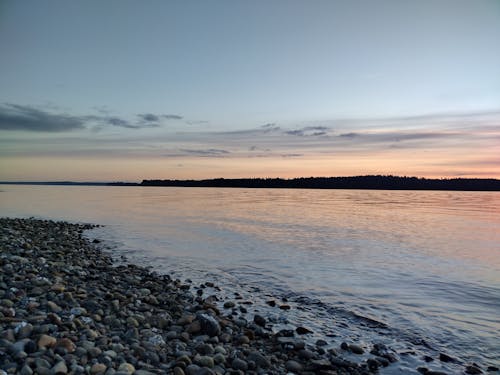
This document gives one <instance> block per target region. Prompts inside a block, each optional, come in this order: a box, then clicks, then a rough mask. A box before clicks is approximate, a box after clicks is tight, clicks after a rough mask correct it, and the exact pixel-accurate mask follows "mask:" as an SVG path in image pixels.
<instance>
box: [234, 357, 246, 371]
mask: <svg viewBox="0 0 500 375" xmlns="http://www.w3.org/2000/svg"><path fill="white" fill-rule="evenodd" d="M231 367H232V368H233V369H235V370H241V371H246V370H248V363H247V362H246V361H244V360H242V359H239V358H235V359H233V362H232V363H231Z"/></svg>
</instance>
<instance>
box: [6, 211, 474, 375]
mask: <svg viewBox="0 0 500 375" xmlns="http://www.w3.org/2000/svg"><path fill="white" fill-rule="evenodd" d="M93 227H94V226H93V225H82V224H69V223H66V222H53V221H45V220H34V219H6V218H2V219H0V249H1V254H0V270H1V272H0V374H1V375H3V374H22V375H30V374H41V375H44V374H93V375H95V374H110V375H112V374H117V375H125V374H136V375H147V374H176V375H182V374H188V375H198V374H200V375H201V374H286V373H295V374H369V373H374V372H377V371H378V369H379V368H380V367H385V366H388V365H389V364H390V363H391V362H394V361H396V356H395V354H394V353H393V352H392V351H391V350H390V349H388V348H386V347H384V346H383V345H380V346H377V345H374V346H373V347H372V348H370V349H371V355H370V357H369V358H368V359H367V358H366V357H361V356H360V358H363V360H361V359H360V360H359V361H358V362H353V361H352V360H348V359H345V358H344V356H343V354H344V353H349V354H350V357H352V354H362V353H363V352H365V349H363V348H362V347H360V346H357V345H355V344H349V345H348V344H346V343H343V344H342V346H341V348H338V349H328V350H325V349H324V345H325V344H326V343H323V342H321V340H318V342H317V343H316V344H315V345H310V344H306V342H305V341H304V340H303V339H302V338H301V337H302V336H303V335H307V334H308V330H307V329H306V328H304V327H297V329H296V330H295V331H294V330H282V331H279V332H273V331H272V330H271V329H270V328H271V327H270V323H269V322H268V321H267V320H266V317H264V316H261V315H258V314H255V315H254V316H253V319H248V320H247V319H243V318H241V317H239V315H238V310H237V309H236V308H235V304H234V302H233V301H217V297H215V296H214V295H213V294H211V293H210V292H211V290H213V288H216V286H214V285H213V284H212V283H209V282H207V283H204V284H202V285H199V286H198V287H196V288H195V287H193V286H192V285H189V284H186V283H183V282H181V281H180V280H173V279H171V277H169V276H168V275H158V274H156V273H154V272H150V271H149V270H147V269H146V268H144V267H138V266H135V265H130V264H128V265H114V264H113V262H112V260H111V257H110V256H109V255H107V254H105V253H103V252H101V251H100V250H99V249H98V248H97V246H95V245H94V244H93V243H91V242H90V241H88V240H87V239H85V238H84V237H82V233H83V231H84V230H88V229H92V228H93ZM218 306H219V307H218ZM220 306H223V307H222V308H220ZM421 372H423V371H421ZM425 373H427V374H429V375H432V374H433V373H434V374H437V372H433V371H427V372H425ZM471 373H473V372H471Z"/></svg>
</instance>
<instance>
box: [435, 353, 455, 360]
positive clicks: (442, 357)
mask: <svg viewBox="0 0 500 375" xmlns="http://www.w3.org/2000/svg"><path fill="white" fill-rule="evenodd" d="M439 360H440V361H441V362H456V361H457V360H456V359H455V358H453V357H450V356H449V355H448V354H445V353H439Z"/></svg>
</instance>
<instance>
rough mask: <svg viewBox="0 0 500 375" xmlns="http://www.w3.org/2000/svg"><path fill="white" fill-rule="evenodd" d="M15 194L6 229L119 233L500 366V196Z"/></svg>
mask: <svg viewBox="0 0 500 375" xmlns="http://www.w3.org/2000/svg"><path fill="white" fill-rule="evenodd" d="M2 190H3V191H2V192H0V208H1V215H2V216H38V217H45V218H54V219H66V220H71V221H84V222H93V223H99V224H105V225H107V227H106V228H104V229H103V231H104V232H103V235H105V236H108V237H110V238H114V239H115V240H118V241H119V242H120V243H121V249H123V251H128V252H129V253H130V254H131V255H132V256H135V257H136V259H139V258H138V257H139V256H140V259H142V261H144V262H145V263H147V262H150V263H153V259H154V263H155V265H156V267H157V268H159V269H162V270H165V271H168V272H179V271H180V273H181V274H182V275H183V276H184V277H195V276H196V275H195V271H196V270H198V271H199V272H200V274H202V275H203V276H200V277H207V274H211V275H215V276H214V277H216V278H219V279H221V282H222V279H223V276H222V275H224V277H227V278H228V280H231V282H238V283H241V284H242V285H243V284H245V285H259V286H260V287H261V288H262V290H264V291H266V292H268V293H278V294H279V293H281V294H289V295H292V294H293V295H296V296H307V297H311V298H317V299H319V300H321V301H322V302H323V303H326V304H328V306H330V307H333V308H339V307H342V308H344V309H346V310H349V311H352V312H356V313H358V314H361V315H363V316H367V317H372V318H374V319H377V320H379V321H383V322H385V323H387V324H389V325H390V326H391V327H394V328H395V329H399V330H400V331H402V332H403V331H404V332H409V331H411V332H415V331H416V332H417V333H418V334H420V335H422V336H424V337H426V338H427V339H428V340H430V341H431V342H432V343H433V344H435V345H437V346H438V347H440V348H447V349H448V350H453V351H455V352H458V353H459V354H460V355H462V356H464V357H465V358H470V359H471V360H478V361H484V362H486V363H494V361H495V358H496V357H497V356H498V351H497V348H498V347H500V341H499V339H498V337H499V336H500V322H499V316H498V311H500V193H497V192H436V191H372V190H369V191H362V190H272V189H262V190H252V189H210V188H208V189H207V188H162V187H159V188H154V187H147V188H146V187H144V188H141V187H67V186H65V187H56V186H2ZM320 315H321V313H320V312H318V314H317V316H318V317H317V318H316V319H321V318H319V316H320ZM318 324H320V323H318Z"/></svg>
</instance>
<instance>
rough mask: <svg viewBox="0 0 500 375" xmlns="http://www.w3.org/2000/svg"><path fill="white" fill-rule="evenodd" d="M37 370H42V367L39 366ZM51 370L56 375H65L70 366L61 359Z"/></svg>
mask: <svg viewBox="0 0 500 375" xmlns="http://www.w3.org/2000/svg"><path fill="white" fill-rule="evenodd" d="M37 371H38V372H40V369H38V368H37ZM51 372H52V374H54V375H65V374H67V373H68V367H66V364H65V363H64V361H59V362H57V363H56V364H55V366H54V367H52V370H51Z"/></svg>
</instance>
